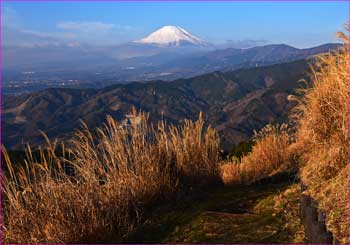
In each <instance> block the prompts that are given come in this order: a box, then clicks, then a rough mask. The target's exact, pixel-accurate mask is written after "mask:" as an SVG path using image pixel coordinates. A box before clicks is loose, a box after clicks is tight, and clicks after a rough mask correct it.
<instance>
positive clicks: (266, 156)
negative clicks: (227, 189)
mask: <svg viewBox="0 0 350 245" xmlns="http://www.w3.org/2000/svg"><path fill="white" fill-rule="evenodd" d="M253 142H254V146H253V148H252V151H251V152H250V153H249V154H248V155H246V156H244V157H243V158H242V160H241V162H238V161H228V162H224V163H223V164H222V166H221V175H222V178H223V180H224V182H225V183H240V182H243V183H252V182H255V181H258V180H260V179H263V178H265V177H268V176H270V175H272V174H274V173H277V172H280V171H285V170H287V169H288V168H289V167H290V166H291V164H292V162H293V155H292V153H291V152H290V150H289V147H290V145H291V139H290V136H289V133H288V128H287V125H286V124H282V125H275V126H273V125H267V126H265V127H264V128H263V129H262V130H261V131H260V132H258V133H255V136H254V139H253Z"/></svg>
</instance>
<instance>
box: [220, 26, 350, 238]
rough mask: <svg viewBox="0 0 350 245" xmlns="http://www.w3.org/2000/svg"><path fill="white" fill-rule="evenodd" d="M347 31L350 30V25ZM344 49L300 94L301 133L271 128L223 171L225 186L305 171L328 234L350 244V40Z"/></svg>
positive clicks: (329, 57)
mask: <svg viewBox="0 0 350 245" xmlns="http://www.w3.org/2000/svg"><path fill="white" fill-rule="evenodd" d="M347 31H349V26H348V25H347ZM338 34H339V36H340V38H341V39H342V40H343V41H344V46H343V47H341V48H340V49H338V50H337V51H335V52H329V53H326V54H322V55H319V56H317V57H316V58H315V61H314V62H313V63H312V64H311V65H310V67H311V74H310V78H311V84H308V85H310V86H308V88H306V89H303V90H299V92H301V96H300V97H291V98H292V99H295V100H296V101H297V102H298V105H297V106H296V108H295V109H294V112H293V114H292V115H291V119H292V120H293V121H294V123H295V131H296V133H293V134H290V133H288V131H287V130H286V128H285V126H282V127H279V126H270V125H269V126H267V127H266V128H265V129H263V130H262V132H261V133H259V134H257V135H256V136H255V140H254V143H255V144H254V146H253V149H252V152H251V153H250V154H248V155H247V156H244V157H243V159H242V161H241V162H238V161H237V160H236V159H233V160H229V161H225V162H224V163H223V164H222V165H221V166H220V170H221V171H220V172H221V176H222V178H223V180H224V182H225V183H252V182H255V181H257V180H259V179H262V178H264V177H267V176H269V175H272V174H274V173H277V172H280V171H285V170H287V169H288V168H290V167H299V168H300V176H301V180H302V182H303V183H304V184H305V185H306V186H307V187H308V189H307V192H308V193H309V194H310V195H311V196H312V197H313V198H314V199H315V200H317V201H318V202H319V206H320V208H321V209H322V210H323V211H325V213H326V216H327V217H326V222H327V227H328V229H329V230H330V231H331V232H332V233H333V235H334V236H335V237H336V238H337V239H338V240H339V241H340V242H342V243H347V242H349V241H350V225H349V222H350V212H349V210H350V202H349V196H350V193H349V190H350V184H349V178H350V162H349V159H350V158H349V157H350V153H349V147H350V144H349V125H350V99H349V93H350V55H349V39H348V37H347V36H346V35H345V34H344V33H338Z"/></svg>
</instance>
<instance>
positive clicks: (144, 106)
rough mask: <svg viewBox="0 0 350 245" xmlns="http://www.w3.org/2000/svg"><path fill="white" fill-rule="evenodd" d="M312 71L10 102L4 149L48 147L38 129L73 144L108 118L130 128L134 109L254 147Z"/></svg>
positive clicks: (296, 67) (244, 72) (64, 92)
mask: <svg viewBox="0 0 350 245" xmlns="http://www.w3.org/2000/svg"><path fill="white" fill-rule="evenodd" d="M275 48H276V47H275ZM283 48H286V49H288V50H290V49H289V48H288V47H283ZM272 50H274V49H272ZM246 52H248V51H246ZM212 54H214V53H212ZM220 55H221V54H220V53H217V56H215V57H220ZM257 57H258V56H257ZM307 68H308V65H307V62H306V60H299V61H293V62H289V63H283V64H276V65H271V66H264V67H254V68H249V69H247V68H245V69H239V70H236V71H228V72H213V73H209V74H205V75H200V76H196V77H192V78H189V79H178V80H175V81H172V82H164V81H151V82H147V83H139V82H133V83H130V84H126V85H114V86H110V87H106V88H103V89H48V90H44V91H40V92H37V93H32V94H25V95H21V96H4V98H3V105H2V106H3V107H2V109H3V110H2V113H3V114H2V116H3V117H2V132H3V139H2V140H3V141H2V142H3V144H4V145H5V146H6V147H8V148H21V147H23V143H26V142H30V143H32V144H38V143H41V142H42V137H41V136H40V133H39V129H40V130H43V131H44V132H46V133H47V134H48V135H49V137H50V138H56V137H57V138H61V139H67V138H69V136H70V135H71V133H72V132H73V131H74V129H76V128H79V126H80V121H79V120H80V119H82V120H84V121H85V122H86V123H87V124H88V125H89V126H90V127H91V128H94V127H96V126H100V125H102V123H103V122H104V120H105V118H106V116H107V115H112V116H113V117H114V118H116V119H117V120H120V121H121V120H123V119H124V117H125V115H126V114H128V113H129V112H130V110H131V108H132V107H133V106H135V107H136V108H137V109H141V110H143V111H146V112H150V119H151V121H157V120H159V119H161V118H163V119H165V120H167V121H168V122H169V123H178V122H180V121H182V120H183V119H185V118H190V119H196V118H197V116H198V113H199V112H200V111H203V113H204V117H205V120H206V122H208V123H210V124H212V125H213V126H214V127H215V128H216V129H217V130H218V132H219V134H220V136H221V139H222V142H223V147H228V146H229V145H230V144H232V143H238V142H240V141H242V140H246V139H248V138H249V137H250V136H251V135H252V133H253V129H259V128H261V127H263V126H264V125H265V124H267V123H270V122H276V121H283V120H284V119H285V117H286V115H287V113H288V111H289V109H290V108H291V106H292V103H291V102H289V101H288V100H287V95H288V94H290V93H293V90H294V89H295V88H296V87H298V86H299V83H298V80H299V79H301V78H303V77H304V76H305V71H306V70H307Z"/></svg>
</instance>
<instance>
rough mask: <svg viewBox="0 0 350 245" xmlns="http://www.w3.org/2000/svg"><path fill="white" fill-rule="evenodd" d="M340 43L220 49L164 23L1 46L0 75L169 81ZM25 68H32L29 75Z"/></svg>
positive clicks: (303, 55) (282, 59)
mask: <svg viewBox="0 0 350 245" xmlns="http://www.w3.org/2000/svg"><path fill="white" fill-rule="evenodd" d="M338 46H339V44H324V45H321V46H318V47H314V48H307V49H297V48H293V47H291V46H287V45H284V44H274V45H266V46H260V47H253V48H247V49H235V48H225V49H220V48H219V47H216V46H215V45H212V44H209V43H208V42H206V41H204V40H202V39H200V38H199V37H196V36H195V35H193V34H191V33H189V32H188V31H186V30H184V29H183V28H181V27H176V26H164V27H162V28H160V29H159V30H156V31H155V32H153V33H151V34H150V35H148V36H147V37H145V38H143V39H141V40H138V41H135V42H130V43H126V44H121V45H116V46H110V47H89V46H79V45H78V46H69V47H66V46H48V47H21V48H20V47H16V48H10V47H7V48H5V49H4V50H3V60H4V62H3V70H4V72H3V73H4V75H3V78H4V82H7V81H11V80H19V81H26V80H28V79H31V80H40V81H42V80H53V79H54V80H57V81H60V80H64V79H69V80H74V79H79V80H88V81H98V82H99V83H102V81H108V82H107V83H106V84H110V82H111V81H113V82H114V83H125V82H132V81H149V80H156V79H160V80H168V81H170V80H174V79H178V78H189V77H192V76H197V75H201V74H205V73H209V72H213V71H230V70H236V69H240V68H246V67H256V66H264V65H271V64H276V63H281V62H288V61H293V60H299V59H305V58H307V57H309V56H312V55H315V54H318V53H322V52H326V51H328V50H330V49H335V48H336V47H338ZM28 72H34V73H33V74H32V75H31V76H28ZM28 77H29V78H28Z"/></svg>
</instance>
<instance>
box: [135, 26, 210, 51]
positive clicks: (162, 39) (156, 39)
mask: <svg viewBox="0 0 350 245" xmlns="http://www.w3.org/2000/svg"><path fill="white" fill-rule="evenodd" d="M134 42H135V43H139V44H152V45H157V46H165V47H180V46H188V45H191V46H193V45H194V46H199V47H207V46H209V43H207V42H206V41H204V40H202V39H200V38H199V37H196V36H195V35H193V34H191V33H189V32H188V31H186V30H185V29H183V28H181V27H179V26H163V27H162V28H160V29H158V30H156V31H155V32H152V33H151V34H150V35H148V36H147V37H145V38H143V39H141V40H138V41H134Z"/></svg>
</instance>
